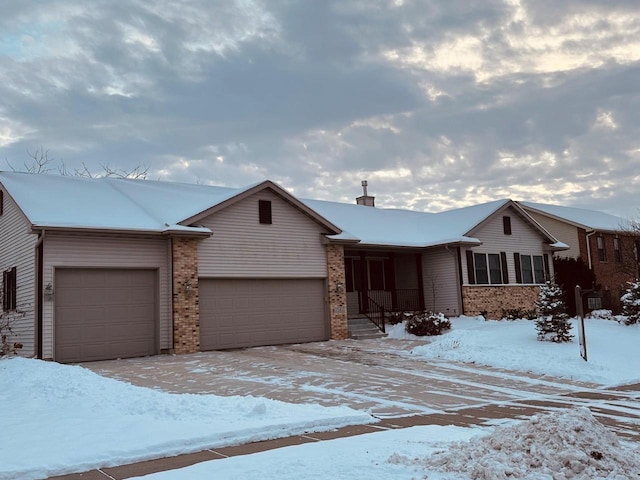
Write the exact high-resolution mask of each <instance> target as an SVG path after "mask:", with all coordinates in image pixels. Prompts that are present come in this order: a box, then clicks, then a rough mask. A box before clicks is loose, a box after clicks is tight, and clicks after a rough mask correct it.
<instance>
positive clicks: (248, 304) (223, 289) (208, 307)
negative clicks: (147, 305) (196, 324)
mask: <svg viewBox="0 0 640 480" xmlns="http://www.w3.org/2000/svg"><path fill="white" fill-rule="evenodd" d="M198 283H199V292H200V348H201V350H220V349H225V348H240V347H252V346H257V345H276V344H285V343H299V342H314V341H322V340H327V339H328V338H329V328H328V325H327V320H326V315H325V304H324V296H325V295H324V288H325V287H324V279H317V278H312V279H305V278H302V279H205V278H201V279H199V281H198Z"/></svg>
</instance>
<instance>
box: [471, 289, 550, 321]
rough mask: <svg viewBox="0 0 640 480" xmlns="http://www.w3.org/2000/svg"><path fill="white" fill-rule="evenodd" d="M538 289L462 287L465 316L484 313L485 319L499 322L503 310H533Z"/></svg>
mask: <svg viewBox="0 0 640 480" xmlns="http://www.w3.org/2000/svg"><path fill="white" fill-rule="evenodd" d="M538 291H539V287H536V286H520V285H514V286H499V287H498V286H496V287H489V286H478V285H474V286H463V287H462V300H463V304H464V314H465V315H479V314H480V312H486V313H485V315H486V317H487V318H491V319H495V320H499V319H500V318H502V314H503V310H511V309H520V310H522V311H523V312H526V311H530V310H535V308H536V307H535V303H534V302H535V301H536V299H537V298H538Z"/></svg>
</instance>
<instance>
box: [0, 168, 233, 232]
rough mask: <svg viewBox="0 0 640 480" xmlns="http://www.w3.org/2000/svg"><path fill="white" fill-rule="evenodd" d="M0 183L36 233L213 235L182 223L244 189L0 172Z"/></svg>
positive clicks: (202, 229)
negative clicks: (38, 229) (49, 230)
mask: <svg viewBox="0 0 640 480" xmlns="http://www.w3.org/2000/svg"><path fill="white" fill-rule="evenodd" d="M0 182H1V183H2V184H3V185H4V187H5V188H6V189H7V191H8V192H9V194H10V195H11V197H12V198H13V199H14V200H15V201H16V203H17V204H18V206H19V208H20V209H21V210H22V212H23V213H24V214H25V216H26V217H27V218H28V219H29V221H30V222H31V224H32V225H34V226H35V227H48V228H82V229H104V230H134V231H142V232H150V233H151V232H191V233H209V234H210V233H211V232H210V230H209V229H206V228H199V227H189V226H183V225H179V224H178V223H179V222H180V220H182V219H184V218H186V217H188V216H189V215H190V214H192V213H197V211H198V209H199V208H200V209H201V210H203V209H205V208H207V207H208V206H210V205H212V204H215V203H219V202H221V201H223V200H225V199H227V198H229V197H230V196H233V195H235V194H237V192H238V191H240V190H239V189H230V188H223V187H203V186H200V185H185V184H178V183H168V182H153V181H144V182H142V181H135V180H126V179H119V178H80V177H65V176H58V175H32V174H27V173H13V172H12V173H7V172H0Z"/></svg>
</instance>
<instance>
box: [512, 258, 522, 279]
mask: <svg viewBox="0 0 640 480" xmlns="http://www.w3.org/2000/svg"><path fill="white" fill-rule="evenodd" d="M513 261H514V263H515V264H516V283H522V270H521V268H520V254H519V253H514V254H513Z"/></svg>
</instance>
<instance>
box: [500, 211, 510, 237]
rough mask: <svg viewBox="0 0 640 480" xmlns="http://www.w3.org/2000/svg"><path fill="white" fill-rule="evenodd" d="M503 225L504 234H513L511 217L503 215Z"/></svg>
mask: <svg viewBox="0 0 640 480" xmlns="http://www.w3.org/2000/svg"><path fill="white" fill-rule="evenodd" d="M502 226H503V227H504V234H505V235H511V217H508V216H506V215H505V216H504V217H502Z"/></svg>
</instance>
